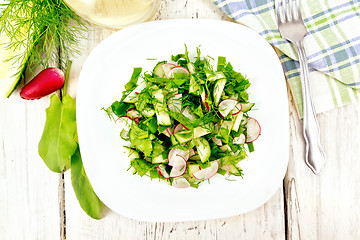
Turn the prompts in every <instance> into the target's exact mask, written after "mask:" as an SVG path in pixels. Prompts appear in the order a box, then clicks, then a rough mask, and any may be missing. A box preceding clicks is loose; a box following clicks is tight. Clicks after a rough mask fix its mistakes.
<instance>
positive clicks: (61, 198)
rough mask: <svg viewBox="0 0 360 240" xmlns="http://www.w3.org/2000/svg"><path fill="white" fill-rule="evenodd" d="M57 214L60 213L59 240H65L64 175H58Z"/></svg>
mask: <svg viewBox="0 0 360 240" xmlns="http://www.w3.org/2000/svg"><path fill="white" fill-rule="evenodd" d="M58 197H59V213H60V216H59V217H60V240H66V211H65V180H64V173H60V174H59V188H58Z"/></svg>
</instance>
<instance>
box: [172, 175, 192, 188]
mask: <svg viewBox="0 0 360 240" xmlns="http://www.w3.org/2000/svg"><path fill="white" fill-rule="evenodd" d="M171 185H172V186H174V187H177V188H188V187H190V183H189V182H188V180H186V178H184V177H177V178H174V179H173V181H172V184H171Z"/></svg>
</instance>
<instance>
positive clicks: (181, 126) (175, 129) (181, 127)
mask: <svg viewBox="0 0 360 240" xmlns="http://www.w3.org/2000/svg"><path fill="white" fill-rule="evenodd" d="M183 129H184V127H183V125H182V124H181V123H179V124H178V125H176V127H175V128H174V132H173V134H175V133H178V132H180V131H181V130H183ZM188 130H189V129H188Z"/></svg>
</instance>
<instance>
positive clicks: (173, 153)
mask: <svg viewBox="0 0 360 240" xmlns="http://www.w3.org/2000/svg"><path fill="white" fill-rule="evenodd" d="M191 150H193V149H190V150H188V151H184V150H181V149H177V148H172V149H171V150H170V151H169V154H168V160H169V165H170V166H173V165H174V162H175V160H176V158H178V157H182V158H183V159H184V160H185V161H187V160H189V158H190V154H191V153H190V152H191Z"/></svg>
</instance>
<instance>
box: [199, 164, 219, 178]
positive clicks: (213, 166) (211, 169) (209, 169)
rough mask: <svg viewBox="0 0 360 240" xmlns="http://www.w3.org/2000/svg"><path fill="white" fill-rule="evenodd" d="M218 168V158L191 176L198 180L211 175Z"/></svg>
mask: <svg viewBox="0 0 360 240" xmlns="http://www.w3.org/2000/svg"><path fill="white" fill-rule="evenodd" d="M218 169H219V162H218V160H215V161H212V162H211V165H210V166H209V167H207V168H203V169H201V170H200V171H197V172H196V173H194V174H193V176H194V177H195V178H196V179H198V180H206V179H209V178H211V177H213V176H214V175H215V174H216V173H217V171H218Z"/></svg>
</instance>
